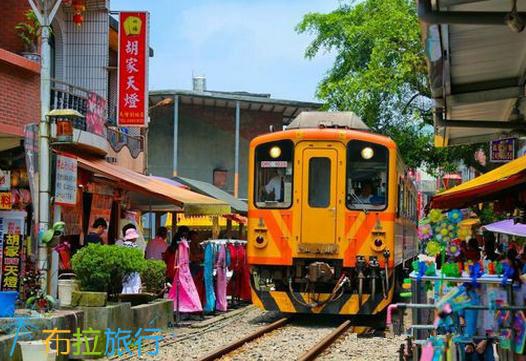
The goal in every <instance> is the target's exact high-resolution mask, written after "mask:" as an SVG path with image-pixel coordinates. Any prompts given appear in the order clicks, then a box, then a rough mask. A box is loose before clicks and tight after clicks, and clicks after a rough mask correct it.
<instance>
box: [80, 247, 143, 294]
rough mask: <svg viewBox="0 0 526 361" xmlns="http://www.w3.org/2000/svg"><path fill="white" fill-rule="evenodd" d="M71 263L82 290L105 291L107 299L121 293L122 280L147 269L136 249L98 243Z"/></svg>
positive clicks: (82, 252) (139, 252)
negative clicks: (108, 296) (107, 295)
mask: <svg viewBox="0 0 526 361" xmlns="http://www.w3.org/2000/svg"><path fill="white" fill-rule="evenodd" d="M71 264H72V266H73V272H75V275H76V276H77V279H78V280H79V282H80V287H81V289H82V290H84V291H97V292H107V293H108V294H109V295H110V296H114V295H117V294H119V293H120V292H121V291H122V280H123V278H124V277H126V276H128V275H130V274H131V273H134V272H142V271H143V270H144V269H145V267H146V261H145V260H144V258H143V255H142V252H141V251H140V250H139V249H136V248H128V247H122V246H108V245H100V244H89V245H88V246H87V247H84V248H82V249H81V250H79V251H78V252H77V253H76V254H75V255H74V256H73V258H72V259H71Z"/></svg>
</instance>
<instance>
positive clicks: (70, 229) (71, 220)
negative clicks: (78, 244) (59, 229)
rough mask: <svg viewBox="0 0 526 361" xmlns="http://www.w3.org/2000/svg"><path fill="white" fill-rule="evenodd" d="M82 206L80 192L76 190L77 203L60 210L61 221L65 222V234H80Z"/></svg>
mask: <svg viewBox="0 0 526 361" xmlns="http://www.w3.org/2000/svg"><path fill="white" fill-rule="evenodd" d="M82 206H83V202H82V192H77V204H76V205H75V206H74V207H68V208H67V210H66V211H65V212H61V218H62V221H63V222H64V223H66V227H65V229H64V235H65V236H71V235H79V234H82V209H83V208H82Z"/></svg>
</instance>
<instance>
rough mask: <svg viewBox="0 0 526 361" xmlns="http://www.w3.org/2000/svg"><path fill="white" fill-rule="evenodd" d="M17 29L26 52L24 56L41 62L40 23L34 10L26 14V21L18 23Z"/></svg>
mask: <svg viewBox="0 0 526 361" xmlns="http://www.w3.org/2000/svg"><path fill="white" fill-rule="evenodd" d="M15 29H16V30H17V32H18V36H19V37H20V39H21V40H22V42H23V43H24V49H25V52H23V53H22V55H23V56H24V57H25V58H26V59H29V60H33V61H36V62H39V61H40V54H38V39H39V38H40V23H39V21H38V19H37V17H36V15H35V13H34V12H33V10H28V11H27V12H26V21H23V22H20V23H18V24H17V25H16V27H15Z"/></svg>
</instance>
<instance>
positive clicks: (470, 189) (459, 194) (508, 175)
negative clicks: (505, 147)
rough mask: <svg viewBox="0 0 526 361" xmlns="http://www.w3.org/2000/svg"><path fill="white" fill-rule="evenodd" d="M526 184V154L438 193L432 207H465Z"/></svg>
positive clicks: (494, 197) (491, 198)
mask: <svg viewBox="0 0 526 361" xmlns="http://www.w3.org/2000/svg"><path fill="white" fill-rule="evenodd" d="M524 185H526V156H522V157H520V158H517V159H515V160H514V161H511V162H509V163H507V164H505V165H503V166H500V167H498V168H496V169H494V170H492V171H490V172H487V173H485V174H483V175H481V176H479V177H477V178H474V179H472V180H470V181H468V182H465V183H462V184H460V185H458V186H456V187H453V188H451V189H448V190H446V191H444V192H442V193H439V194H437V195H436V196H434V197H433V198H432V200H431V208H439V209H451V208H465V207H468V206H470V205H473V204H477V203H480V202H484V201H491V200H494V199H497V198H498V197H500V196H501V195H503V194H504V193H507V192H512V191H515V190H516V188H518V187H520V186H524Z"/></svg>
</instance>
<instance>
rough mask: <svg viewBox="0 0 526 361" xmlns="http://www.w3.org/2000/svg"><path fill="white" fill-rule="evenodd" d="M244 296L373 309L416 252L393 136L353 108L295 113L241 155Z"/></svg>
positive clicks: (291, 304)
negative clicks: (247, 289) (247, 276)
mask: <svg viewBox="0 0 526 361" xmlns="http://www.w3.org/2000/svg"><path fill="white" fill-rule="evenodd" d="M249 159H250V163H249V200H248V201H249V211H248V245H247V253H248V262H249V264H250V266H251V285H252V300H253V303H254V304H256V305H257V306H259V307H261V308H263V309H266V310H276V311H281V312H284V313H327V314H343V315H358V314H363V315H372V314H380V313H381V312H382V311H384V310H385V309H386V307H387V306H388V304H389V303H390V302H391V301H392V299H393V294H394V292H395V282H397V279H396V277H395V275H396V274H397V273H398V272H397V271H398V270H400V269H401V267H402V265H403V264H404V262H406V261H408V260H411V259H412V258H414V257H415V256H416V254H417V237H416V222H417V208H416V202H417V192H416V189H415V186H414V184H413V182H412V181H411V179H410V177H408V176H407V174H408V173H407V168H406V167H405V165H404V163H403V161H402V159H401V157H400V153H399V151H398V149H397V146H396V144H395V142H393V140H391V139H390V138H387V137H385V136H382V135H378V134H374V133H372V132H371V131H370V130H369V129H368V128H367V126H366V125H365V124H364V123H363V122H362V121H361V120H360V119H359V118H358V117H357V116H356V115H354V114H353V113H350V112H345V113H336V112H304V113H301V114H300V115H299V116H298V117H297V118H296V119H295V120H294V121H293V122H292V123H291V124H290V125H289V126H288V127H287V129H286V130H284V131H279V132H274V133H269V134H265V135H262V136H259V137H257V138H255V139H253V141H252V142H251V144H250V155H249Z"/></svg>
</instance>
